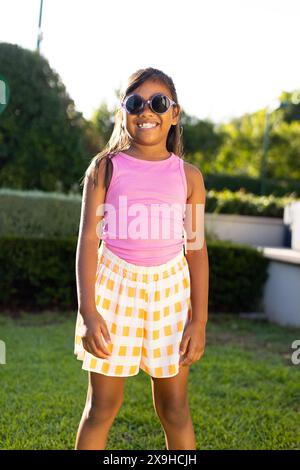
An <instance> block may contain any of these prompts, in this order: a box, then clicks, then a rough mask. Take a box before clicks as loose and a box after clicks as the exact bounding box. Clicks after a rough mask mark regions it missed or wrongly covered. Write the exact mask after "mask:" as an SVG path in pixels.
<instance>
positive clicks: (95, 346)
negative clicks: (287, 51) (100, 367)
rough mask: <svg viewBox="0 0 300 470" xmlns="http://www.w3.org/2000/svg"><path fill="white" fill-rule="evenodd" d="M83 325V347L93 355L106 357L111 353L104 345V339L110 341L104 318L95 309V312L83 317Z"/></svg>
mask: <svg viewBox="0 0 300 470" xmlns="http://www.w3.org/2000/svg"><path fill="white" fill-rule="evenodd" d="M84 326H85V333H84V334H83V335H82V344H83V347H84V349H85V350H86V351H87V352H89V353H91V354H93V356H96V357H100V358H102V359H106V358H107V356H108V355H111V353H110V351H108V349H107V347H106V346H105V344H104V341H106V343H111V338H110V334H109V331H108V328H107V325H106V322H105V320H104V318H103V317H102V316H101V315H100V314H99V313H98V311H97V312H96V313H95V314H93V315H90V316H88V317H85V318H84ZM102 335H103V337H102Z"/></svg>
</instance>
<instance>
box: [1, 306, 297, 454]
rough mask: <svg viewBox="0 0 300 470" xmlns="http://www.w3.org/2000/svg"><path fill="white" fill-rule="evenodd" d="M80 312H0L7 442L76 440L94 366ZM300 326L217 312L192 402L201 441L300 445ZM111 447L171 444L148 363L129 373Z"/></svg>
mask: <svg viewBox="0 0 300 470" xmlns="http://www.w3.org/2000/svg"><path fill="white" fill-rule="evenodd" d="M75 317H76V314H75V313H72V314H65V313H64V314H56V313H49V312H48V313H47V312H46V313H43V314H41V315H29V314H22V315H21V317H19V318H18V319H12V318H9V317H6V316H0V339H2V340H4V341H5V343H6V364H5V365H0V374H1V389H0V404H1V413H0V448H1V449H73V448H74V442H75V436H76V432H77V427H78V424H79V421H80V418H81V413H82V410H83V406H84V403H85V396H86V387H87V378H88V373H87V372H86V371H84V370H82V369H81V364H82V363H81V361H78V360H77V359H76V357H75V356H74V355H73V340H74V328H75ZM295 339H300V330H299V329H298V330H296V329H293V328H283V327H280V326H277V325H272V324H269V323H267V322H265V321H262V320H248V319H242V318H239V317H237V316H233V315H225V316H224V315H220V316H217V315H210V317H209V322H208V325H207V345H206V351H205V355H204V356H203V357H202V358H201V359H200V360H199V361H198V362H196V363H194V364H192V366H191V367H190V376H189V402H190V408H191V413H192V418H193V422H194V427H195V432H196V436H197V448H198V449H300V426H299V422H300V421H299V418H300V413H299V407H300V365H298V366H296V365H293V364H292V362H291V354H292V352H293V350H292V349H291V344H292V342H293V340H295ZM107 449H108V450H116V449H148V450H160V449H165V439H164V434H163V430H162V428H161V425H160V422H159V420H158V417H157V416H156V414H155V411H154V409H153V404H152V397H151V384H150V377H149V376H148V375H146V374H145V372H143V371H142V370H140V372H139V374H138V375H136V376H133V377H128V378H127V380H126V383H125V395H124V402H123V405H122V407H121V409H120V411H119V414H118V416H117V418H116V420H115V422H114V424H113V426H112V428H111V430H110V434H109V439H108V443H107Z"/></svg>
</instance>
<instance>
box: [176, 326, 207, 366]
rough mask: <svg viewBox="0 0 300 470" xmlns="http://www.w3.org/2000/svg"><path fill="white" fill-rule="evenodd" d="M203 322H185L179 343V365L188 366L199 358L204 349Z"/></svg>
mask: <svg viewBox="0 0 300 470" xmlns="http://www.w3.org/2000/svg"><path fill="white" fill-rule="evenodd" d="M205 326H206V324H205V323H201V322H196V321H195V322H193V321H192V320H191V321H190V322H189V323H188V324H187V326H186V329H185V331H184V333H183V336H182V340H181V343H180V348H179V352H180V351H183V354H181V355H180V359H179V367H181V366H188V365H191V364H193V362H196V361H198V360H199V359H200V357H201V356H203V354H204V349H205Z"/></svg>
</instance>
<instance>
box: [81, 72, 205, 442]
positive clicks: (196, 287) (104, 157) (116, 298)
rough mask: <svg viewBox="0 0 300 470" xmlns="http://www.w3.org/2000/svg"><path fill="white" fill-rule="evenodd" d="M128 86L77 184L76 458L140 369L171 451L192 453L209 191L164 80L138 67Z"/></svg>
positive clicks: (103, 438)
mask: <svg viewBox="0 0 300 470" xmlns="http://www.w3.org/2000/svg"><path fill="white" fill-rule="evenodd" d="M127 85H128V86H127V88H126V90H125V91H124V92H123V94H122V95H121V102H120V107H119V108H118V110H117V113H116V116H115V126H114V130H113V133H112V135H111V138H110V140H109V142H108V144H107V145H106V147H105V149H104V150H103V151H102V152H100V153H99V154H97V155H96V156H95V157H94V158H93V159H92V161H91V163H90V165H89V167H88V169H87V170H86V172H85V175H84V185H83V197H82V209H81V220H80V228H79V237H78V246H77V254H76V279H77V295H78V312H77V320H76V329H75V345H74V353H75V354H76V356H77V359H79V360H82V368H83V369H84V370H87V371H88V377H89V382H88V390H87V398H86V404H85V408H84V411H83V414H82V418H81V422H80V425H79V429H78V433H77V438H76V444H75V448H76V449H105V446H106V442H107V437H108V433H109V429H110V427H111V426H112V424H113V422H114V419H115V417H116V415H117V414H118V411H119V409H120V406H121V404H122V401H123V391H124V381H125V378H126V377H129V376H133V375H137V374H138V373H139V370H140V369H142V370H143V371H144V372H145V373H146V374H148V375H149V376H150V379H151V385H152V393H153V403H154V408H155V411H156V413H157V416H158V418H159V419H160V422H161V425H162V427H163V430H164V433H165V441H166V447H167V449H168V450H171V449H172V450H173V449H196V438H195V432H194V428H193V423H192V419H191V415H190V410H189V404H188V394H187V384H188V374H189V366H190V365H191V364H193V363H194V362H196V361H197V360H199V359H200V358H201V356H202V355H203V354H204V349H205V328H206V323H207V317H208V315H207V314H208V277H209V276H208V272H209V267H208V255H207V249H206V243H205V239H204V207H205V187H204V182H203V177H202V174H201V172H200V170H199V169H198V168H197V167H196V166H194V165H192V164H190V163H188V162H185V161H184V160H183V158H182V154H183V151H182V142H181V126H180V111H181V108H180V105H179V104H178V99H177V93H176V90H175V86H174V83H173V81H172V79H171V78H170V77H169V76H167V75H166V74H165V73H163V72H162V71H160V70H157V69H154V68H146V69H141V70H138V71H137V72H136V73H134V74H133V75H131V77H130V78H129V81H128V84H127ZM158 207H159V210H158ZM161 207H162V211H161V210H160V209H161ZM136 213H138V214H140V215H139V217H137V218H136V217H135V218H134V216H135V215H136ZM136 219H137V220H136ZM137 222H138V223H137ZM160 225H162V226H163V230H162V232H163V233H161V231H160V230H158V229H159V226H160ZM184 228H185V230H184ZM166 232H167V236H165V235H166ZM185 234H186V242H185V243H184V235H185ZM141 235H142V236H141ZM99 239H100V240H101V242H100V247H99ZM195 240H196V241H195ZM184 248H185V249H184Z"/></svg>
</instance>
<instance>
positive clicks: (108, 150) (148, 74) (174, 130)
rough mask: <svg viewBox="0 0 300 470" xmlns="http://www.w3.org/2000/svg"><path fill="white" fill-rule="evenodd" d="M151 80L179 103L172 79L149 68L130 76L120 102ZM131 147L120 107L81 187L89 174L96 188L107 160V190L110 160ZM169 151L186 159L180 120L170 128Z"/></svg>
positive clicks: (109, 177) (110, 173)
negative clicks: (109, 134) (163, 87)
mask: <svg viewBox="0 0 300 470" xmlns="http://www.w3.org/2000/svg"><path fill="white" fill-rule="evenodd" d="M149 79H150V80H154V81H160V82H162V83H164V84H165V85H166V86H167V87H168V88H169V90H170V93H171V98H172V99H173V100H174V101H175V102H176V103H178V98H177V92H176V88H175V85H174V83H173V80H172V78H171V77H169V76H168V75H166V74H165V73H164V72H162V71H161V70H158V69H154V68H152V67H148V68H146V69H139V70H137V71H136V72H135V73H133V74H132V75H130V77H129V79H128V82H127V86H126V88H125V89H124V90H123V91H122V92H121V94H120V101H122V100H123V99H124V98H125V97H126V96H127V95H128V94H129V93H132V92H133V91H134V90H135V89H136V88H138V87H139V86H140V85H141V84H142V83H144V82H145V81H146V80H149ZM129 146H130V139H129V136H128V134H127V133H126V130H125V128H124V127H123V117H122V109H121V107H120V106H119V107H118V109H117V111H116V113H115V125H114V129H113V132H112V134H111V137H110V139H109V141H108V143H107V144H106V146H105V147H104V149H103V150H102V151H101V152H99V153H97V155H95V156H94V157H93V158H92V160H91V162H90V164H89V167H88V168H87V170H86V171H85V173H84V176H83V181H82V183H81V185H82V186H83V185H84V182H85V179H86V177H87V174H88V173H89V174H90V175H92V179H93V187H94V188H95V186H96V185H97V182H98V169H99V164H100V161H101V160H103V159H106V163H107V164H106V166H105V178H104V185H105V188H106V190H107V188H108V186H109V183H110V179H111V175H112V170H113V168H112V163H111V162H110V158H113V156H114V155H116V154H117V153H119V152H122V151H124V150H126V149H128V148H129ZM167 150H168V152H173V153H175V155H178V156H179V157H180V158H183V157H184V153H183V143H182V126H181V124H180V119H179V120H178V122H177V124H176V125H171V127H170V130H169V134H168V137H167ZM108 157H110V158H108ZM90 170H91V171H90Z"/></svg>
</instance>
